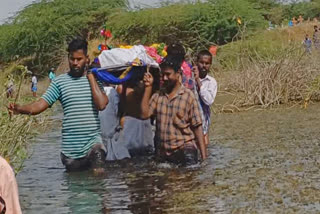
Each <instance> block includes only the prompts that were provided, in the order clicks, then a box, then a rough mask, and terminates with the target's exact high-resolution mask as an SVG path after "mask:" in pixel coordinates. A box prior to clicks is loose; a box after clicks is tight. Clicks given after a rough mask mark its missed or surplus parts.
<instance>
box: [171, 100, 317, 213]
mask: <svg viewBox="0 0 320 214" xmlns="http://www.w3.org/2000/svg"><path fill="white" fill-rule="evenodd" d="M317 115H320V104H319V103H317V104H315V105H311V106H309V107H308V108H307V109H305V108H300V107H299V106H296V107H294V108H290V109H289V108H278V109H273V110H270V109H269V110H264V111H258V112H257V111H256V112H254V111H251V112H242V113H237V114H218V115H214V116H213V129H212V132H211V136H212V140H211V146H210V147H211V148H210V150H211V155H210V157H209V159H208V162H207V163H206V166H205V167H204V168H203V169H201V172H200V173H199V175H198V177H197V179H195V181H194V183H197V185H194V186H193V187H192V188H190V189H189V190H188V191H180V190H177V191H175V194H173V195H172V196H170V198H171V199H170V201H169V204H170V205H168V207H171V208H170V209H167V211H168V213H283V212H284V211H285V213H318V212H319V211H320V205H319V200H318V199H319V197H320V186H319V182H318V181H319V179H320V176H319V173H318V171H319V170H318V169H319V167H320V162H319V158H318V156H319V152H320V147H319V138H320V135H319V131H318V128H319V127H320V122H319V118H318V116H317Z"/></svg>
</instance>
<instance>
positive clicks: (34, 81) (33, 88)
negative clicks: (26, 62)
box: [31, 73, 38, 97]
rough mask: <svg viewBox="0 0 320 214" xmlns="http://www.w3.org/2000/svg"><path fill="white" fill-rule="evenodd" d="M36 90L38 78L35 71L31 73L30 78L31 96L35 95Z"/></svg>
mask: <svg viewBox="0 0 320 214" xmlns="http://www.w3.org/2000/svg"><path fill="white" fill-rule="evenodd" d="M37 90H38V79H37V76H36V74H35V73H32V78H31V92H32V96H34V97H37Z"/></svg>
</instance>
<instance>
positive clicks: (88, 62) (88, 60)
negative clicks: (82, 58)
mask: <svg viewBox="0 0 320 214" xmlns="http://www.w3.org/2000/svg"><path fill="white" fill-rule="evenodd" d="M86 63H87V64H88V65H89V64H90V58H89V56H87V61H86Z"/></svg>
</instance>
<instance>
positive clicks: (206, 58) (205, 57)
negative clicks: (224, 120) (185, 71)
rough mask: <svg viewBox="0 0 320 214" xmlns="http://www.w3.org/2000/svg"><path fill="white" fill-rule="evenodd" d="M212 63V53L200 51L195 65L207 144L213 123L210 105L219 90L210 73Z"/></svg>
mask: <svg viewBox="0 0 320 214" xmlns="http://www.w3.org/2000/svg"><path fill="white" fill-rule="evenodd" d="M211 65H212V55H211V53H210V52H209V51H207V50H203V51H200V52H199V53H198V56H197V62H196V65H195V66H194V67H193V72H194V78H195V82H196V88H197V92H198V94H199V100H200V104H201V108H202V110H203V114H204V118H203V121H202V127H203V132H204V142H205V145H206V146H208V145H209V135H208V133H209V129H210V123H211V121H210V116H211V111H210V106H211V105H212V104H213V102H214V99H215V97H216V95H217V90H218V85H217V81H216V80H215V79H214V78H213V77H211V76H209V75H208V72H209V70H210V67H211ZM206 151H207V150H206Z"/></svg>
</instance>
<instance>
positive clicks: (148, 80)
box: [141, 73, 153, 120]
mask: <svg viewBox="0 0 320 214" xmlns="http://www.w3.org/2000/svg"><path fill="white" fill-rule="evenodd" d="M143 82H144V86H145V88H144V94H143V97H142V101H141V119H144V120H145V119H148V118H150V116H151V115H150V110H149V100H150V97H151V94H152V84H153V77H152V75H151V74H150V73H146V74H145V75H144V77H143Z"/></svg>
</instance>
